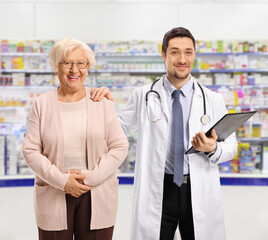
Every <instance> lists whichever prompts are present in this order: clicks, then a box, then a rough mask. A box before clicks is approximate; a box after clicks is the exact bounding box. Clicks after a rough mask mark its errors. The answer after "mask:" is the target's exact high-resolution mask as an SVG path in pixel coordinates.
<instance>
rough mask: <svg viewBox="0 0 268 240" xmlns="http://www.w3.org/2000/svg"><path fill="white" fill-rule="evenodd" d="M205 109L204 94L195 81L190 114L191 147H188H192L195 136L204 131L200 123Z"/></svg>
mask: <svg viewBox="0 0 268 240" xmlns="http://www.w3.org/2000/svg"><path fill="white" fill-rule="evenodd" d="M203 112H204V107H203V96H202V92H201V90H200V88H199V86H198V84H197V82H196V80H195V79H194V94H193V100H192V106H191V112H190V118H189V140H190V141H189V145H188V147H191V146H192V144H191V140H192V139H193V136H194V135H195V134H196V133H197V132H200V130H201V129H202V123H201V121H200V118H201V116H202V115H203V114H204V113H203Z"/></svg>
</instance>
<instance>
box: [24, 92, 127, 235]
mask: <svg viewBox="0 0 268 240" xmlns="http://www.w3.org/2000/svg"><path fill="white" fill-rule="evenodd" d="M89 95H90V93H89V88H86V97H87V156H88V169H89V170H84V171H82V173H84V174H86V179H85V184H87V185H89V186H93V188H92V190H91V199H92V203H91V204H92V216H91V225H90V228H91V229H101V228H107V227H110V226H113V225H115V221H116V214H117V207H118V179H117V176H116V169H117V168H118V167H119V166H120V165H121V163H122V162H123V161H124V159H125V157H126V155H127V151H128V141H127V138H126V137H125V135H124V133H123V130H122V128H121V126H120V123H119V120H118V118H117V114H116V111H115V108H114V106H113V103H112V102H110V101H108V100H106V99H104V100H103V101H101V102H93V101H92V100H90V98H89ZM57 101H58V100H57V90H56V89H54V90H52V91H49V92H47V93H45V94H42V95H41V96H39V97H37V99H36V101H35V102H34V103H33V106H32V109H31V110H30V113H29V121H28V127H27V133H26V137H25V139H24V143H23V156H24V159H25V161H26V162H27V164H28V165H29V167H30V168H31V169H32V170H33V171H34V173H35V187H34V206H35V216H36V223H37V226H38V227H40V228H41V229H43V230H50V231H52V230H64V229H67V212H66V201H65V193H64V186H65V184H66V182H67V179H68V176H69V174H68V173H63V164H64V158H63V154H64V149H63V132H62V126H61V120H60V111H59V107H58V102H57Z"/></svg>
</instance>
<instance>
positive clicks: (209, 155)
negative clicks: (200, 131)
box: [205, 142, 218, 158]
mask: <svg viewBox="0 0 268 240" xmlns="http://www.w3.org/2000/svg"><path fill="white" fill-rule="evenodd" d="M217 146H218V145H217V142H216V144H215V148H214V150H212V151H211V152H205V154H206V156H207V157H208V158H210V157H211V156H212V155H213V154H214V153H215V152H216V151H217Z"/></svg>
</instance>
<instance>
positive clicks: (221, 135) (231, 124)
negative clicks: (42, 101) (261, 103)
mask: <svg viewBox="0 0 268 240" xmlns="http://www.w3.org/2000/svg"><path fill="white" fill-rule="evenodd" d="M256 112H257V111H250V112H240V113H227V114H225V115H224V116H223V117H222V118H221V119H220V120H219V121H218V122H216V123H215V124H214V125H213V126H212V127H211V128H210V129H209V130H208V131H207V132H206V136H207V137H210V136H211V131H212V129H213V128H215V130H216V133H217V136H218V139H217V142H221V141H223V140H225V139H226V138H227V137H228V136H229V135H231V134H232V133H233V132H234V131H235V130H236V129H237V128H239V127H240V126H241V125H242V124H243V123H244V122H246V121H247V120H248V119H249V118H251V117H252V116H253V115H254V114H255V113H256ZM197 152H199V151H198V150H195V149H194V147H191V148H190V149H188V150H187V152H185V154H191V153H197Z"/></svg>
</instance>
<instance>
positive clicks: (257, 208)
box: [0, 185, 268, 240]
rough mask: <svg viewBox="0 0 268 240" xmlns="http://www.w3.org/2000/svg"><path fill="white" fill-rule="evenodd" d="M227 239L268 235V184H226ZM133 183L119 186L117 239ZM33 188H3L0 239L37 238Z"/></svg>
mask: <svg viewBox="0 0 268 240" xmlns="http://www.w3.org/2000/svg"><path fill="white" fill-rule="evenodd" d="M222 192H223V202H224V211H225V222H226V233H227V240H267V239H268V230H267V229H268V187H240V186H239V187H238V186H224V187H222ZM132 193H133V185H120V186H119V212H118V218H117V224H116V227H115V232H114V240H128V239H129V233H130V221H131V204H132ZM32 194H33V188H32V187H15V188H13V187H12V188H0V239H1V240H36V239H37V228H36V226H35V221H34V212H33V197H32Z"/></svg>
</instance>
